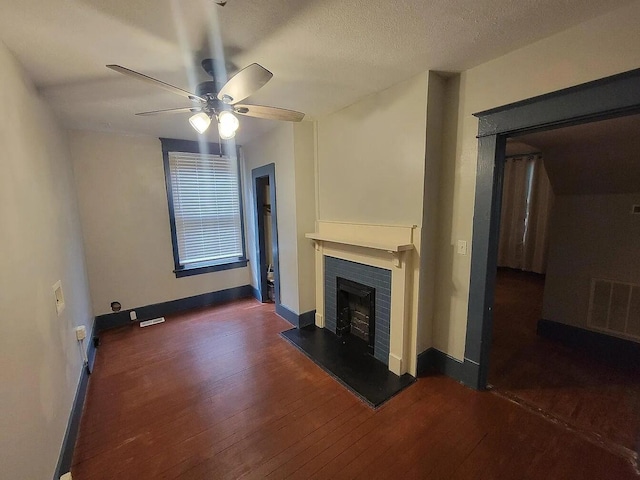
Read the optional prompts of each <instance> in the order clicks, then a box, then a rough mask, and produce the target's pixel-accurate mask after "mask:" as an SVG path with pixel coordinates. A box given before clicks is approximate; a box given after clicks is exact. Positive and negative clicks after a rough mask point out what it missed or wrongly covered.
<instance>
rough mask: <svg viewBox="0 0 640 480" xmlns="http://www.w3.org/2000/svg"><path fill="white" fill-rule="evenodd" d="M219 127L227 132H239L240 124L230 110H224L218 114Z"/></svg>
mask: <svg viewBox="0 0 640 480" xmlns="http://www.w3.org/2000/svg"><path fill="white" fill-rule="evenodd" d="M218 125H219V126H220V127H221V128H223V129H224V130H225V131H233V132H235V131H236V130H238V127H239V126H240V122H239V121H238V118H237V117H236V116H235V115H234V114H233V113H231V112H230V111H228V110H223V111H222V112H220V113H219V114H218Z"/></svg>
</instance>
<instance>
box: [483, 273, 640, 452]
mask: <svg viewBox="0 0 640 480" xmlns="http://www.w3.org/2000/svg"><path fill="white" fill-rule="evenodd" d="M543 292H544V278H543V277H542V276H539V275H535V274H530V273H526V272H517V271H512V270H500V271H499V272H498V277H497V283H496V301H495V307H494V327H493V346H492V350H491V364H490V372H489V382H490V383H491V384H493V385H494V386H495V388H496V390H497V391H498V392H500V393H502V394H505V395H506V396H508V397H510V398H512V399H514V400H515V401H518V402H520V403H522V404H524V405H528V406H529V407H531V408H533V409H540V410H541V411H542V412H544V414H546V415H548V416H549V417H550V418H551V419H554V420H558V421H560V422H562V423H565V424H567V425H569V426H570V427H571V428H575V429H576V431H577V432H579V433H581V434H583V435H585V436H586V437H587V438H590V439H591V440H592V441H596V442H601V443H602V444H603V445H604V446H605V447H606V448H609V449H610V450H611V451H614V452H618V453H619V454H620V455H623V456H625V457H628V458H632V457H633V456H634V455H635V452H636V451H637V448H638V447H639V446H640V443H639V441H640V371H637V370H634V369H629V368H626V369H625V368H620V367H619V366H616V365H615V364H612V363H610V362H607V361H606V359H603V358H599V357H597V356H595V355H590V354H589V353H588V352H586V351H581V350H578V349H574V348H569V347H566V346H564V345H562V344H561V343H559V342H557V341H553V340H549V339H545V338H542V337H539V336H537V335H536V323H537V321H538V319H540V318H541V314H542V298H543Z"/></svg>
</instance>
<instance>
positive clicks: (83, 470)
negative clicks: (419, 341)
mask: <svg viewBox="0 0 640 480" xmlns="http://www.w3.org/2000/svg"><path fill="white" fill-rule="evenodd" d="M287 328H290V325H289V324H288V323H287V322H286V321H284V320H282V319H281V318H280V317H278V316H277V315H276V314H275V313H274V311H273V306H272V305H262V304H259V303H258V302H256V301H254V300H242V301H237V302H232V303H229V304H226V305H222V306H219V307H213V308H208V309H202V310H197V311H194V312H190V313H186V314H182V315H176V316H174V317H171V318H167V321H166V322H165V323H163V324H159V325H155V326H153V327H149V328H144V329H141V328H139V327H133V326H132V327H124V328H121V329H118V330H114V331H109V332H105V333H104V334H103V336H102V339H101V340H102V344H101V346H100V347H99V350H98V356H97V359H96V367H95V369H94V373H93V374H92V376H91V379H90V384H89V390H88V393H87V400H86V403H85V409H84V412H83V417H82V422H81V427H80V433H79V437H78V442H77V444H76V450H75V455H74V461H73V466H72V473H73V476H74V479H76V480H102V479H105V480H106V479H113V478H118V479H154V480H155V479H237V478H243V479H263V478H267V479H285V478H289V479H309V478H316V479H328V478H336V479H340V478H345V479H346V478H349V479H351V478H360V479H366V480H370V479H387V478H410V479H411V478H416V479H417V478H434V479H453V478H456V479H457V478H459V479H462V478H465V479H489V478H531V479H534V478H545V479H554V478H558V479H560V478H562V479H565V478H580V479H596V478H616V479H622V480H624V479H626V478H629V479H632V478H633V479H636V480H637V479H638V477H637V476H636V475H635V474H634V472H633V469H632V468H631V465H630V464H629V463H628V462H625V461H624V460H623V459H621V458H620V457H619V456H616V455H613V454H611V453H610V452H608V451H607V450H605V449H602V448H599V447H598V446H597V445H594V444H592V443H589V442H586V441H585V440H584V439H583V438H581V437H580V436H578V435H576V434H574V433H573V432H571V431H567V429H565V428H562V426H559V425H555V424H553V423H552V422H549V421H548V420H546V419H545V418H543V417H541V416H540V415H536V414H533V413H531V412H530V411H528V410H526V409H524V408H522V407H521V406H519V405H516V404H514V403H513V402H511V401H508V400H506V399H504V398H502V397H499V396H497V395H493V394H491V393H487V392H485V393H479V392H474V391H472V390H469V389H467V388H465V387H463V386H461V385H459V384H457V383H456V382H454V381H453V380H451V379H448V378H444V377H440V376H432V377H425V378H420V379H418V381H417V382H416V383H415V384H414V385H412V386H410V387H408V388H407V389H406V390H404V391H403V392H401V393H400V394H399V395H397V396H396V397H394V398H392V399H391V400H390V401H389V402H387V403H386V404H384V405H383V406H382V407H380V408H379V409H377V410H373V409H371V408H370V407H369V406H367V405H366V404H364V403H362V402H361V401H360V400H359V399H358V398H357V397H356V396H354V395H353V394H352V393H351V392H349V391H348V390H346V389H345V387H343V386H342V385H341V384H339V383H338V382H336V381H335V380H334V379H333V378H332V377H330V376H329V375H327V374H326V373H325V372H324V371H323V370H322V369H320V368H319V367H318V366H316V365H315V364H314V363H313V362H312V361H310V360H309V359H308V358H307V357H306V356H304V355H303V354H301V353H300V352H299V351H298V350H297V349H296V348H294V347H293V346H291V345H290V344H289V343H288V342H286V341H285V340H284V339H282V338H280V336H279V333H280V332H281V331H283V330H285V329H287ZM561 400H562V405H563V408H566V409H567V411H568V412H569V413H570V414H572V415H574V416H578V417H589V418H591V419H592V422H593V423H594V424H595V423H596V422H597V421H598V419H599V417H598V415H597V412H595V411H591V410H589V408H587V406H586V405H578V406H576V405H571V402H570V401H567V400H566V399H561ZM585 456H588V459H585Z"/></svg>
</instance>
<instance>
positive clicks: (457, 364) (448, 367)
mask: <svg viewBox="0 0 640 480" xmlns="http://www.w3.org/2000/svg"><path fill="white" fill-rule="evenodd" d="M479 370H480V366H479V365H478V364H477V363H475V362H472V361H471V360H469V359H466V358H465V360H464V361H463V362H461V361H460V360H458V359H456V358H453V357H451V356H449V355H447V354H446V353H443V352H441V351H440V350H436V349H435V348H429V349H428V350H425V351H424V352H422V353H421V354H419V355H418V365H417V373H418V376H422V375H426V374H429V373H433V372H437V373H441V374H443V375H446V376H447V377H451V378H453V379H454V380H457V381H459V382H460V383H462V384H463V385H465V386H467V387H469V388H473V389H475V390H483V389H484V388H485V386H484V385H479V384H478V378H479Z"/></svg>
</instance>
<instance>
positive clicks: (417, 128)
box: [318, 72, 428, 225]
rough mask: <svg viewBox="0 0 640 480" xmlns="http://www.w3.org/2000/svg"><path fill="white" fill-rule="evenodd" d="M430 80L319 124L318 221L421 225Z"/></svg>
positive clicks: (417, 81) (350, 108)
mask: <svg viewBox="0 0 640 480" xmlns="http://www.w3.org/2000/svg"><path fill="white" fill-rule="evenodd" d="M427 82H428V74H427V73H426V72H425V73H422V74H420V75H418V76H416V77H414V78H412V79H410V80H408V81H406V82H403V83H400V84H398V85H395V86H393V87H391V88H389V89H387V90H384V91H382V92H378V93H376V94H374V95H370V96H368V97H366V98H364V99H363V100H361V101H359V102H357V103H354V104H353V105H350V106H348V107H347V108H345V109H343V110H340V111H338V112H336V113H333V114H331V115H328V116H327V117H324V118H321V119H320V120H319V121H318V185H319V192H318V197H319V214H320V218H319V220H330V221H344V222H351V223H376V224H389V225H420V224H421V223H422V192H423V178H424V159H425V132H426V128H427V125H426V121H427V120H426V109H427Z"/></svg>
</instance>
